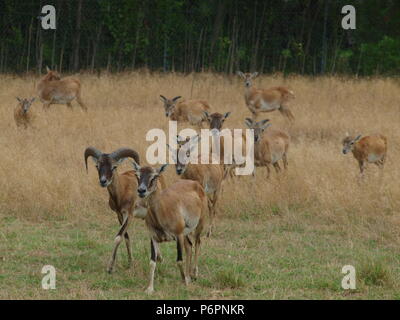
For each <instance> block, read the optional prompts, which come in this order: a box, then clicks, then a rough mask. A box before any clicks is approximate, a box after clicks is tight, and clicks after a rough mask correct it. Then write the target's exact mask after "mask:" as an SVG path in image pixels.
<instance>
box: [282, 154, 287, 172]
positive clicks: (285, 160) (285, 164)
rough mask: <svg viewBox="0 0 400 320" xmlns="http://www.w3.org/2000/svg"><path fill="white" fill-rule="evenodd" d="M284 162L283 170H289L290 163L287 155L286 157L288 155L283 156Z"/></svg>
mask: <svg viewBox="0 0 400 320" xmlns="http://www.w3.org/2000/svg"><path fill="white" fill-rule="evenodd" d="M282 161H283V168H284V169H285V170H287V166H288V161H287V155H286V153H284V154H283V156H282Z"/></svg>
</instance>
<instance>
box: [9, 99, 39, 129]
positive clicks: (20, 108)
mask: <svg viewBox="0 0 400 320" xmlns="http://www.w3.org/2000/svg"><path fill="white" fill-rule="evenodd" d="M17 100H18V104H17V106H16V107H15V109H14V120H15V123H16V125H17V127H21V126H23V127H24V128H25V129H27V128H28V126H32V121H33V119H34V115H33V113H32V111H30V107H31V105H32V103H33V102H34V101H35V98H32V99H21V98H18V97H17Z"/></svg>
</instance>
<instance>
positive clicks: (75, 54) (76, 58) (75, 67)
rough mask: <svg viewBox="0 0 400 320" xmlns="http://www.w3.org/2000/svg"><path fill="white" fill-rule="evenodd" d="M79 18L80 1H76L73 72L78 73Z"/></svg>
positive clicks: (80, 12) (80, 11)
mask: <svg viewBox="0 0 400 320" xmlns="http://www.w3.org/2000/svg"><path fill="white" fill-rule="evenodd" d="M81 17H82V0H78V7H77V11H76V24H75V35H74V40H75V44H74V64H73V70H74V71H78V69H79V45H80V41H81Z"/></svg>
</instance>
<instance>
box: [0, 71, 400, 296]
mask: <svg viewBox="0 0 400 320" xmlns="http://www.w3.org/2000/svg"><path fill="white" fill-rule="evenodd" d="M78 77H79V79H80V80H81V82H82V97H83V99H84V101H85V102H86V104H87V106H88V109H89V111H88V113H84V112H82V110H81V109H80V108H79V106H78V105H77V104H76V102H73V105H74V109H73V111H71V110H68V109H67V107H66V106H63V105H53V106H51V108H50V111H49V112H47V113H46V112H43V111H42V106H41V103H40V102H35V103H34V104H33V106H32V109H31V111H33V112H35V114H36V119H35V120H36V121H35V123H34V128H33V129H30V130H23V129H22V130H18V129H17V128H16V126H15V123H14V119H13V108H14V106H15V104H16V99H15V97H16V96H20V97H31V96H34V95H36V93H35V85H36V83H37V81H38V79H37V78H33V77H27V78H20V77H13V76H1V77H0V130H1V131H0V132H1V134H0V146H1V158H0V176H1V179H0V190H1V192H0V299H148V298H149V297H148V296H147V295H146V294H145V293H144V289H145V288H146V285H147V281H148V280H147V279H148V271H149V256H150V252H149V251H150V246H149V236H148V233H147V230H146V229H145V225H144V222H143V221H142V220H135V221H134V223H133V225H132V226H131V227H130V229H129V231H130V235H131V239H132V242H133V258H134V265H133V268H131V269H127V268H126V265H127V259H126V250H125V247H124V245H121V247H120V250H119V252H118V258H117V265H116V270H115V272H114V273H113V274H112V275H109V274H107V273H106V272H105V269H106V265H107V262H108V259H109V256H110V255H111V250H112V246H113V240H114V236H115V234H116V232H117V230H118V222H117V218H116V215H115V213H113V212H112V211H111V210H110V209H109V207H108V194H107V191H106V190H105V189H102V188H100V186H99V183H98V177H97V172H96V170H95V167H94V166H93V163H92V162H89V173H88V174H86V171H85V167H84V160H83V151H84V150H85V148H86V147H87V146H95V147H97V148H99V149H100V150H102V151H106V152H111V151H113V150H115V149H117V148H119V147H131V148H133V149H136V150H137V151H138V152H139V153H140V154H141V156H142V159H144V158H145V157H144V155H145V151H146V147H147V146H149V145H150V144H151V143H150V142H146V140H145V135H146V132H147V131H148V130H149V129H152V128H162V129H167V119H166V118H165V115H164V112H163V107H162V103H161V102H160V100H159V94H163V95H165V96H167V97H172V96H177V95H182V96H183V97H186V98H190V96H192V97H193V98H203V99H207V100H208V101H209V102H210V103H211V105H212V108H213V110H215V111H219V112H226V111H232V114H231V116H230V118H228V120H227V121H226V122H225V126H226V127H229V128H245V126H244V122H243V120H244V118H245V117H248V116H249V115H250V113H249V111H248V109H247V108H246V107H245V104H244V99H243V90H244V88H243V85H242V81H241V80H240V79H239V77H236V76H235V77H231V78H229V77H226V76H222V75H217V74H196V75H194V76H193V75H188V76H183V75H176V74H150V73H146V72H142V73H130V74H120V75H103V76H101V77H97V76H93V75H79V76H78ZM193 77H194V78H193ZM193 80H194V81H193ZM399 84H400V83H399V82H398V81H396V80H393V79H370V80H355V79H342V78H337V77H323V78H315V79H313V78H304V77H289V78H285V79H284V78H281V77H279V76H276V77H272V76H263V77H260V78H257V80H256V81H255V85H256V86H258V87H270V86H275V85H286V86H288V87H290V88H291V89H292V90H293V91H294V92H295V94H296V99H295V100H294V101H292V103H291V105H292V107H291V109H292V111H293V113H294V115H295V117H296V122H295V123H294V124H293V125H289V124H288V123H287V122H286V120H284V119H283V118H282V116H281V115H280V114H279V112H273V113H268V114H264V115H263V116H262V117H261V118H260V120H261V119H263V118H269V119H271V122H272V123H273V127H275V128H281V129H285V130H287V131H288V132H289V133H290V135H291V137H292V142H291V146H290V151H289V169H288V171H287V173H285V174H282V175H280V176H277V175H276V174H275V172H274V171H272V173H271V179H270V180H267V179H266V170H265V169H258V170H257V174H256V177H255V178H252V177H251V176H246V177H243V178H240V179H233V180H228V181H226V183H225V185H224V192H223V194H222V198H221V201H220V203H219V208H220V215H219V216H218V219H217V224H216V230H215V232H214V234H213V236H212V237H211V238H204V241H203V247H202V253H201V256H200V263H199V267H200V274H199V279H198V280H197V281H196V282H193V283H192V284H191V285H190V286H188V287H185V286H184V285H183V283H182V282H181V280H180V275H179V272H178V269H177V267H176V262H175V260H176V249H175V247H176V246H175V244H174V243H165V244H162V245H161V250H162V252H163V255H164V261H163V262H162V263H159V264H158V265H157V271H156V278H155V293H154V295H153V296H151V298H152V299H161V298H164V299H400V184H399V181H400V164H399V162H398V160H397V159H399V158H400V145H399V141H400V128H399V123H400V122H399V120H400V86H399ZM346 131H349V132H350V133H351V134H363V135H368V134H371V133H376V132H380V133H382V134H384V135H386V136H387V137H388V159H387V163H386V167H385V169H384V176H383V179H382V180H380V179H379V174H378V169H377V168H376V167H375V166H373V165H370V166H368V168H367V174H366V177H365V180H364V181H363V182H362V183H359V181H358V179H357V178H358V165H357V163H356V161H355V160H354V158H353V157H352V155H351V154H348V155H346V156H345V155H343V154H342V153H341V140H342V138H343V137H344V135H345V133H346ZM127 169H130V167H129V166H128V164H124V165H122V166H121V168H120V169H119V171H120V172H121V171H124V170H127ZM166 176H167V181H168V183H171V182H172V181H175V180H176V179H177V176H176V174H175V172H174V169H173V168H172V166H171V167H169V168H168V170H167V173H166ZM46 264H50V265H53V266H54V267H55V268H56V270H57V283H56V285H57V288H56V290H43V289H42V288H41V279H42V276H43V275H42V274H41V268H42V266H44V265H46ZM348 264H350V265H353V266H354V267H355V268H356V272H357V274H356V277H357V278H356V285H357V289H356V290H352V291H346V290H343V289H342V288H341V280H342V277H343V276H344V275H343V274H341V269H342V267H343V266H344V265H348Z"/></svg>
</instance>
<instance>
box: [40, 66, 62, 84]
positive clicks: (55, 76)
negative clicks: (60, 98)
mask: <svg viewBox="0 0 400 320" xmlns="http://www.w3.org/2000/svg"><path fill="white" fill-rule="evenodd" d="M46 71H47V74H46V75H45V77H44V79H45V80H47V81H54V80H61V76H60V74H59V73H58V72H57V71H53V70H50V69H49V67H46Z"/></svg>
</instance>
